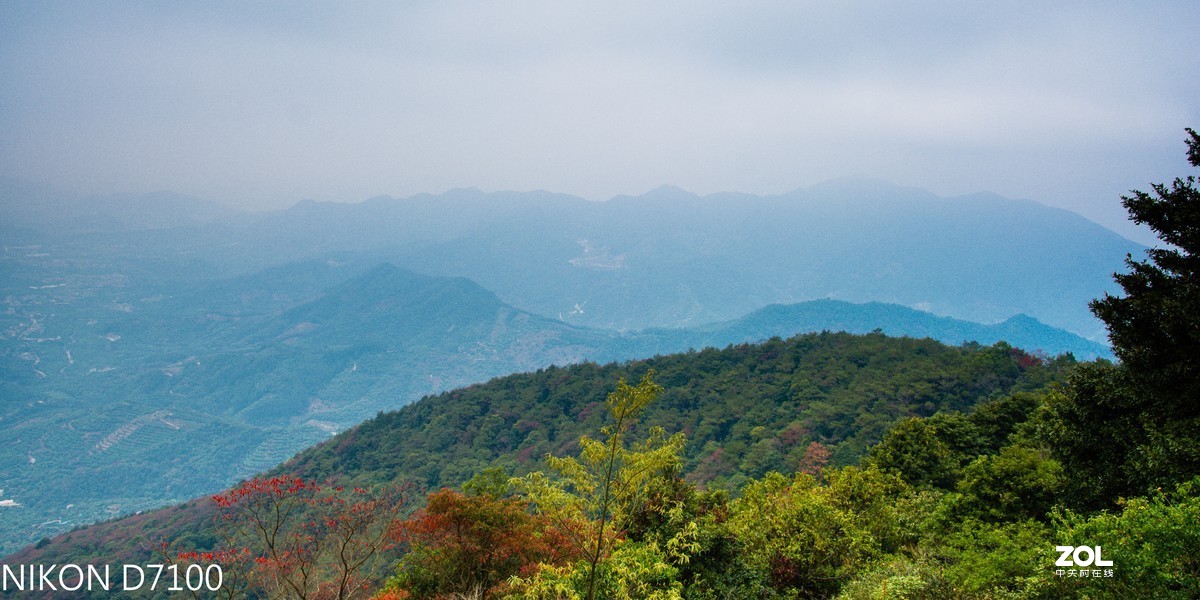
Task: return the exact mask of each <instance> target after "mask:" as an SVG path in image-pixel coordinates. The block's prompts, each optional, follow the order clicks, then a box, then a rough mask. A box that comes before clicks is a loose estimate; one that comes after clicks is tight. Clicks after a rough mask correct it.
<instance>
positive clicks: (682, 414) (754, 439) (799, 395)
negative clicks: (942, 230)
mask: <svg viewBox="0 0 1200 600" xmlns="http://www.w3.org/2000/svg"><path fill="white" fill-rule="evenodd" d="M1073 366H1074V361H1073V360H1072V359H1070V358H1061V359H1055V360H1050V361H1044V360H1043V359H1041V358H1038V357H1036V356H1033V355H1030V354H1027V353H1025V352H1024V351H1021V350H1019V349H1016V348H1013V347H1010V346H1008V345H1006V344H998V345H995V346H978V345H969V346H962V347H951V346H946V345H944V344H941V343H939V342H935V341H932V340H918V339H911V338H891V337H887V336H884V335H882V334H869V335H865V336H856V335H850V334H844V333H821V334H809V335H802V336H798V337H795V338H792V339H789V340H781V339H778V338H776V339H772V340H770V341H767V342H764V343H761V344H741V345H737V346H731V347H728V348H725V349H723V350H716V349H706V350H701V351H693V352H689V353H685V354H676V355H667V356H660V357H655V358H653V359H648V360H641V361H634V362H631V363H624V364H615V363H614V364H608V365H597V364H595V363H585V364H580V365H575V366H570V367H552V368H548V369H542V370H539V371H536V372H532V373H525V374H517V375H511V376H507V377H501V378H499V379H495V380H493V381H490V382H488V383H486V384H480V385H475V386H471V387H468V388H464V389H460V390H455V391H453V392H447V393H444V394H440V395H437V396H430V397H427V398H425V399H423V400H421V401H420V402H418V403H416V404H413V405H410V406H407V407H404V408H402V409H400V410H399V411H395V412H388V413H382V414H380V415H378V416H377V417H375V418H374V419H370V420H368V421H366V422H365V423H363V424H361V425H359V426H357V427H355V428H353V429H350V430H348V431H346V432H343V433H340V434H338V435H337V436H336V437H334V438H332V439H330V440H328V441H327V442H324V443H322V444H319V445H317V446H314V447H313V448H311V449H309V450H306V451H304V452H302V453H301V454H300V455H298V456H297V457H296V458H295V459H293V460H290V461H288V462H286V463H284V464H283V465H282V466H280V467H279V468H277V469H276V470H275V471H273V473H275V474H288V475H290V476H300V477H304V478H305V479H308V480H314V481H322V482H324V481H335V482H340V483H342V484H344V485H366V486H369V485H376V484H383V483H392V482H406V483H412V484H415V485H416V486H417V488H418V489H424V490H433V489H437V488H438V487H440V486H460V485H462V483H463V482H465V481H467V480H468V479H470V478H471V477H472V476H473V475H475V474H476V473H477V472H480V471H482V470H483V469H485V468H488V467H496V466H499V467H503V468H504V469H506V470H507V471H509V472H511V473H525V472H528V471H530V470H537V469H544V468H545V464H544V462H543V461H544V458H545V456H546V454H548V453H554V454H564V453H568V454H569V453H573V452H575V451H576V449H577V448H578V442H579V439H580V436H582V435H585V434H591V433H593V432H595V431H598V430H599V429H600V428H601V427H602V426H603V425H604V423H605V420H606V418H607V412H606V410H605V408H604V402H605V398H606V396H607V395H608V394H609V393H610V392H611V391H612V390H613V389H614V386H615V385H616V383H617V381H618V380H619V379H621V378H625V379H628V380H631V381H633V380H637V379H638V378H640V377H642V375H643V374H645V373H646V372H648V371H649V370H651V369H653V370H654V371H655V372H656V373H657V375H656V379H657V381H659V382H661V383H662V385H663V386H664V387H665V388H666V392H665V393H664V394H663V397H662V399H661V401H659V402H656V403H655V404H653V405H652V406H651V407H650V408H649V409H648V412H647V413H646V415H645V419H644V420H643V421H642V425H640V426H639V431H640V432H643V433H644V431H645V429H646V428H648V427H662V428H664V429H665V430H667V431H671V432H682V433H684V434H685V435H686V436H687V437H688V440H689V441H688V444H687V446H686V448H685V451H684V455H683V456H684V459H683V460H684V471H683V473H684V474H685V476H686V477H687V478H688V479H689V480H691V481H695V482H698V483H702V484H704V485H705V486H708V487H714V488H729V489H731V490H736V489H737V488H738V487H739V486H740V485H741V484H742V483H744V482H746V481H748V480H749V479H750V478H754V477H760V476H762V475H763V474H764V473H766V472H768V471H772V470H775V471H785V472H790V471H794V470H797V469H800V468H802V467H803V468H806V469H808V470H810V471H813V472H815V471H816V470H818V469H820V468H821V467H823V466H826V465H846V464H853V463H854V462H855V461H857V460H858V459H859V458H860V457H861V456H862V455H863V453H864V452H865V450H866V448H867V447H868V446H869V445H871V444H873V443H875V442H877V441H879V439H880V438H881V437H882V436H883V434H884V432H885V431H886V430H887V429H888V428H889V427H890V426H891V425H893V424H894V423H896V422H897V421H898V420H900V419H903V418H907V417H913V416H928V415H933V414H935V413H937V412H939V411H964V410H969V409H970V408H971V407H973V406H975V405H977V404H978V403H980V402H984V401H987V400H992V399H996V398H1001V397H1005V396H1007V395H1008V394H1012V393H1017V392H1025V391H1036V390H1042V389H1045V387H1046V386H1048V385H1051V384H1053V383H1055V382H1060V381H1063V380H1064V378H1065V376H1066V373H1067V372H1068V371H1069V370H1070V369H1071V368H1072V367H1073ZM210 510H211V507H210V506H209V505H208V504H207V503H206V502H205V501H204V500H200V501H197V502H192V503H189V505H188V508H187V509H185V510H181V509H178V508H172V509H166V510H165V511H156V512H150V513H146V514H144V515H138V516H134V517H130V518H128V519H119V520H116V521H113V522H109V523H102V524H97V525H93V526H90V527H85V528H82V529H79V530H77V531H73V532H71V533H69V534H66V535H63V536H59V537H56V538H54V539H53V540H52V541H49V542H43V543H41V544H39V545H38V546H40V547H39V548H29V549H27V550H25V551H23V552H22V553H19V554H17V555H14V556H13V557H10V560H11V561H31V560H59V561H65V560H68V559H70V560H78V559H81V558H82V557H84V556H90V557H94V558H98V557H103V558H104V559H105V560H112V559H113V557H118V556H120V557H128V558H130V559H131V560H132V559H135V558H137V559H144V558H145V557H146V556H147V553H148V552H150V550H151V549H150V547H149V545H148V541H149V540H155V539H159V538H160V537H161V538H166V539H176V538H180V537H186V538H187V539H189V540H198V541H199V542H200V543H205V540H207V543H212V542H213V541H214V540H213V539H212V538H211V537H210V536H206V535H205V534H203V533H200V532H201V531H203V527H201V528H200V530H197V523H198V522H199V523H203V522H204V521H205V519H204V518H202V517H200V516H199V515H200V514H203V513H205V511H210ZM185 532H186V533H185Z"/></svg>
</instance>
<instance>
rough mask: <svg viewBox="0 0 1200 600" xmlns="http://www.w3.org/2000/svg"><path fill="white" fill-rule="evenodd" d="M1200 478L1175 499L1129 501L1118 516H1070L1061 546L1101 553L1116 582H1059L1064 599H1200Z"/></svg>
mask: <svg viewBox="0 0 1200 600" xmlns="http://www.w3.org/2000/svg"><path fill="white" fill-rule="evenodd" d="M1197 524H1200V477H1197V478H1195V479H1193V480H1191V481H1190V482H1187V483H1184V484H1181V485H1180V486H1179V487H1178V488H1176V489H1175V490H1174V492H1173V493H1170V494H1164V493H1162V492H1156V493H1155V494H1153V495H1151V496H1149V497H1144V498H1131V499H1129V500H1127V501H1125V502H1123V503H1122V505H1121V510H1120V512H1102V513H1098V514H1095V515H1092V516H1090V517H1087V516H1083V515H1079V514H1075V513H1066V514H1065V515H1064V516H1063V517H1062V521H1061V522H1060V523H1059V524H1058V528H1059V531H1058V534H1057V535H1058V537H1057V539H1058V540H1060V541H1059V542H1058V543H1061V544H1086V545H1089V546H1099V547H1101V548H1103V555H1104V558H1105V559H1108V560H1111V561H1112V562H1113V567H1112V568H1113V570H1114V575H1115V576H1114V577H1113V578H1112V579H1111V580H1109V579H1105V580H1101V581H1099V582H1097V581H1092V582H1084V581H1081V580H1078V579H1076V580H1071V579H1066V580H1062V579H1061V578H1060V579H1058V580H1055V581H1054V583H1056V584H1057V585H1056V587H1055V589H1056V590H1057V591H1058V592H1060V593H1061V594H1062V595H1067V594H1077V593H1081V592H1083V591H1090V592H1091V593H1094V594H1097V595H1100V594H1103V595H1107V596H1110V597H1146V598H1150V597H1153V598H1196V597H1200V526H1198V525H1197Z"/></svg>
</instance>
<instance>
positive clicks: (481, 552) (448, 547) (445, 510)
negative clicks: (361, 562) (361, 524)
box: [385, 489, 574, 598]
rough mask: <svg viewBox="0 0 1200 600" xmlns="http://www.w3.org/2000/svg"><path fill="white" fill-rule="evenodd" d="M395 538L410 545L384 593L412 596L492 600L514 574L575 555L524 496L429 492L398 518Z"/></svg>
mask: <svg viewBox="0 0 1200 600" xmlns="http://www.w3.org/2000/svg"><path fill="white" fill-rule="evenodd" d="M392 536H393V539H395V540H396V541H397V542H400V543H404V544H407V545H408V547H409V549H408V553H407V554H406V555H405V556H404V558H403V559H402V560H401V562H400V565H399V566H398V567H397V573H396V576H395V577H393V578H392V579H391V580H390V581H389V582H388V587H387V589H386V590H385V591H390V592H393V593H400V594H407V595H408V596H405V597H412V598H438V597H445V596H448V595H449V594H470V595H472V596H478V597H483V598H493V597H497V596H498V595H500V594H501V593H502V592H503V589H504V584H505V581H506V580H507V579H508V578H509V577H511V576H513V575H526V576H528V575H529V574H530V572H531V571H532V569H535V568H537V566H538V565H539V564H541V563H548V564H564V563H565V562H567V561H568V560H570V559H572V558H574V557H573V556H572V555H571V554H570V552H571V551H570V550H569V548H570V544H568V543H567V542H566V540H565V539H563V538H562V536H561V535H559V534H558V533H557V532H556V530H555V529H554V528H552V527H549V526H548V523H547V522H546V520H545V519H544V518H542V517H538V516H534V515H532V514H530V513H529V503H528V502H527V501H524V500H520V499H517V498H497V497H495V496H493V495H489V494H481V495H465V494H462V493H460V492H456V491H453V490H449V489H442V490H441V491H438V492H434V493H432V494H429V497H428V504H427V505H426V507H425V508H424V509H422V510H420V511H417V512H416V513H414V514H413V515H412V517H411V518H409V519H408V520H406V521H404V522H402V523H397V524H396V525H395V526H394V527H393V528H392Z"/></svg>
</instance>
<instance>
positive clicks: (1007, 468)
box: [958, 446, 1066, 522]
mask: <svg viewBox="0 0 1200 600" xmlns="http://www.w3.org/2000/svg"><path fill="white" fill-rule="evenodd" d="M1065 480H1066V473H1065V472H1064V470H1063V468H1062V465H1060V464H1059V463H1058V461H1055V460H1054V459H1052V458H1049V457H1048V456H1047V453H1046V452H1043V451H1040V450H1036V449H1033V448H1028V447H1024V446H1005V447H1004V448H1003V449H1001V450H1000V452H999V454H992V455H987V456H980V457H979V458H977V459H975V461H974V462H972V463H971V464H970V465H968V466H967V467H966V469H964V471H963V477H962V480H960V481H959V483H958V490H959V492H961V493H962V494H963V496H964V497H965V498H966V500H965V501H964V503H963V507H962V508H963V510H964V512H965V513H966V514H968V515H971V516H974V517H977V518H979V519H982V520H986V521H996V522H1002V521H1024V520H1030V519H1041V518H1045V515H1047V514H1048V513H1049V512H1050V509H1051V508H1053V507H1054V505H1055V504H1056V503H1057V502H1058V499H1059V498H1060V496H1061V491H1062V488H1063V485H1064V482H1065Z"/></svg>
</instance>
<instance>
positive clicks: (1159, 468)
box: [1039, 129, 1200, 508]
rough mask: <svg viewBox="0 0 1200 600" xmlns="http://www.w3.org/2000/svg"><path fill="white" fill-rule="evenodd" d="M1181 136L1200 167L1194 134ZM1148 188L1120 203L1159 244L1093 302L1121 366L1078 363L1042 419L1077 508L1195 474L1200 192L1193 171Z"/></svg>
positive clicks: (1199, 438)
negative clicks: (1115, 291)
mask: <svg viewBox="0 0 1200 600" xmlns="http://www.w3.org/2000/svg"><path fill="white" fill-rule="evenodd" d="M1187 133H1188V136H1189V139H1188V141H1187V145H1188V160H1189V162H1190V163H1191V164H1192V165H1193V166H1196V167H1200V135H1197V133H1196V132H1195V131H1193V130H1192V129H1188V130H1187ZM1152 190H1153V193H1152V194H1150V193H1146V192H1140V191H1135V192H1133V195H1132V196H1127V197H1124V198H1123V200H1124V206H1125V208H1126V209H1127V210H1128V211H1129V214H1130V217H1131V218H1132V219H1133V220H1134V221H1135V222H1137V223H1140V224H1144V225H1147V226H1149V227H1150V228H1151V229H1153V230H1154V232H1155V233H1156V234H1158V236H1159V238H1160V239H1161V240H1162V241H1163V242H1165V243H1166V247H1163V248H1154V249H1151V250H1148V251H1147V255H1148V257H1149V260H1146V261H1138V260H1134V259H1133V257H1132V256H1130V257H1127V258H1126V262H1127V264H1128V265H1129V272H1128V273H1118V274H1116V275H1115V276H1114V277H1115V279H1116V281H1117V283H1118V284H1120V285H1121V288H1122V289H1123V290H1124V294H1123V295H1122V296H1112V295H1105V297H1104V298H1102V299H1099V300H1096V301H1094V302H1093V303H1092V311H1093V312H1094V313H1095V314H1096V316H1097V317H1099V318H1100V319H1101V320H1103V321H1104V322H1105V324H1106V325H1107V326H1108V329H1109V335H1110V338H1111V340H1112V343H1113V350H1114V352H1115V353H1116V355H1117V357H1118V358H1120V360H1121V363H1120V364H1119V365H1094V366H1089V367H1086V368H1081V369H1080V370H1079V371H1077V372H1076V373H1075V374H1074V375H1073V377H1072V379H1071V385H1070V386H1069V388H1068V389H1067V390H1065V392H1064V393H1063V394H1056V395H1052V396H1051V397H1050V399H1049V400H1048V402H1047V415H1046V416H1047V418H1045V419H1043V420H1042V421H1041V423H1040V428H1039V431H1040V434H1041V437H1042V439H1043V441H1045V442H1047V443H1048V444H1049V446H1050V448H1051V449H1052V450H1053V451H1054V453H1055V456H1056V458H1058V459H1059V460H1060V461H1061V462H1062V463H1063V464H1064V466H1065V467H1066V468H1067V472H1068V474H1069V476H1070V479H1071V481H1072V482H1073V486H1074V488H1075V489H1074V490H1073V492H1074V493H1073V494H1071V495H1070V497H1071V498H1072V499H1073V500H1074V501H1075V502H1076V503H1077V504H1078V505H1079V506H1080V507H1082V508H1101V507H1104V506H1109V505H1111V504H1112V503H1113V502H1114V501H1115V500H1116V499H1117V498H1118V497H1122V496H1124V497H1129V496H1138V495H1142V494H1143V493H1145V492H1146V491H1147V489H1148V488H1154V487H1165V488H1169V487H1171V486H1173V485H1174V484H1177V483H1179V482H1182V481H1185V480H1187V479H1190V478H1192V477H1194V476H1196V475H1197V474H1200V254H1198V252H1200V190H1197V189H1196V178H1195V176H1188V177H1186V178H1177V179H1175V181H1174V182H1173V183H1172V184H1171V186H1170V187H1168V186H1167V185H1165V184H1155V185H1153V186H1152Z"/></svg>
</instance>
